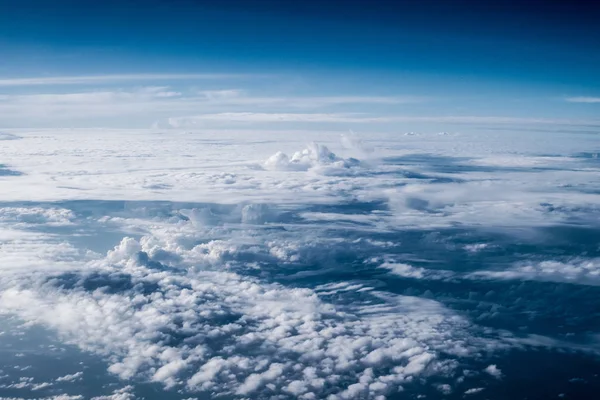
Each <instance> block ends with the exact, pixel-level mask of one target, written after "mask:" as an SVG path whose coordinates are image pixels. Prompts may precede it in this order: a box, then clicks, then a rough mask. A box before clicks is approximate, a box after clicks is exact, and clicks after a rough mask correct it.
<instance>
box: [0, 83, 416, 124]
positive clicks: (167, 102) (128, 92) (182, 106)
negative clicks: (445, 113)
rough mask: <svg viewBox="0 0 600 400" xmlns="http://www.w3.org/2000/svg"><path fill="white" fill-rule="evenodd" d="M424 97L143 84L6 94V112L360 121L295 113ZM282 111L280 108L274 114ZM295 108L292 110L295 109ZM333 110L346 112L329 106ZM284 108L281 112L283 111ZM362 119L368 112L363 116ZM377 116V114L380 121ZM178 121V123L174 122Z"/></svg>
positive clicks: (13, 116)
mask: <svg viewBox="0 0 600 400" xmlns="http://www.w3.org/2000/svg"><path fill="white" fill-rule="evenodd" d="M418 101H423V100H422V98H418V97H411V96H390V97H383V96H379V97H378V96H312V97H294V96H289V97H282V96H264V95H261V96H254V95H251V94H248V93H247V92H246V91H244V90H241V89H222V90H205V91H196V90H194V91H189V90H185V89H184V90H182V91H179V90H174V89H173V88H171V87H170V86H142V87H137V88H130V89H119V90H96V91H83V90H79V91H74V92H66V93H48V92H46V93H33V94H11V95H0V117H2V118H4V119H5V120H17V119H19V118H21V119H24V118H27V119H28V122H31V121H33V120H34V119H36V120H39V119H52V120H56V119H65V118H68V119H70V120H74V119H79V120H81V119H82V118H86V117H102V118H107V117H111V116H114V117H116V116H127V115H128V116H133V115H135V116H142V115H147V116H148V117H149V118H150V117H151V118H152V119H153V120H155V119H156V118H163V119H166V118H168V117H170V116H174V117H176V118H180V116H184V117H182V118H183V119H190V120H193V119H195V117H186V115H194V114H195V113H197V112H198V110H200V109H201V110H203V112H204V114H203V115H200V116H199V117H198V118H197V119H198V120H201V119H203V120H213V121H214V120H227V121H278V120H286V121H304V120H307V119H308V120H311V121H314V122H323V121H328V122H336V121H338V122H343V121H349V122H352V121H353V122H359V121H358V120H357V119H356V117H354V116H353V115H351V114H326V113H323V112H321V113H318V114H311V113H294V112H293V111H294V110H297V109H310V110H316V109H321V108H326V107H336V106H338V107H340V106H345V105H350V104H372V105H393V104H404V103H410V102H418ZM274 111H276V112H277V113H274ZM290 111H291V112H290ZM328 111H336V112H340V110H339V109H338V110H333V109H329V110H328ZM278 113H281V114H278ZM360 118H361V120H362V119H364V118H365V117H364V116H361V117H360ZM376 120H377V119H374V121H376ZM174 123H175V122H174Z"/></svg>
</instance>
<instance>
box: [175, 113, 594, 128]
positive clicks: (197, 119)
mask: <svg viewBox="0 0 600 400" xmlns="http://www.w3.org/2000/svg"><path fill="white" fill-rule="evenodd" d="M204 121H217V122H249V123H253V122H261V123H270V122H339V123H345V122H351V123H388V122H440V123H459V124H470V123H473V124H477V123H490V124H557V125H591V126H600V121H594V120H589V121H588V120H572V119H556V118H520V117H499V116H468V115H465V116H397V115H392V116H369V115H364V114H348V113H329V114H328V113H253V112H240V113H234V112H227V113H217V114H203V115H197V116H190V117H176V118H169V124H170V125H171V126H173V127H184V126H190V125H195V124H198V123H201V122H204Z"/></svg>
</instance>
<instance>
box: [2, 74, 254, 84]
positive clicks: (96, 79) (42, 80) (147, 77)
mask: <svg viewBox="0 0 600 400" xmlns="http://www.w3.org/2000/svg"><path fill="white" fill-rule="evenodd" d="M250 76H257V75H247V74H209V73H207V74H117V75H89V76H49V77H35V78H7V79H0V86H37V85H83V84H105V83H115V82H131V81H173V80H213V79H230V78H246V77H250Z"/></svg>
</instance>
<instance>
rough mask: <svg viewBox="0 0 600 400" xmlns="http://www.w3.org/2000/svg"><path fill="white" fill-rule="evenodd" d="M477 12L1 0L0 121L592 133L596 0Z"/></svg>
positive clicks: (597, 86)
mask: <svg viewBox="0 0 600 400" xmlns="http://www.w3.org/2000/svg"><path fill="white" fill-rule="evenodd" d="M487 3H488V2H481V1H466V0H463V1H432V0H424V1H419V2H416V1H395V2H391V1H389V2H386V1H357V0H350V1H319V2H317V1H312V0H308V1H302V2H291V1H290V2H282V1H274V0H271V1H266V0H258V1H252V2H249V1H233V0H223V1H219V2H209V1H191V0H170V1H166V0H165V1H152V0H146V1H141V0H138V1H133V0H124V1H118V2H117V1H102V2H88V1H74V0H73V1H71V0H55V1H46V0H20V1H10V0H0V119H1V120H3V123H0V127H2V126H5V127H28V126H51V127H55V126H128V127H138V126H140V127H142V126H143V127H147V126H150V124H152V123H154V122H157V121H158V123H159V125H162V126H172V125H173V124H171V123H170V122H169V121H173V120H170V118H174V119H176V120H177V121H179V122H178V123H180V126H183V125H182V124H181V121H187V122H186V123H188V124H189V123H190V121H193V123H192V125H193V126H212V124H215V123H217V122H218V124H219V125H220V126H222V125H223V124H224V123H225V122H226V116H224V115H223V114H224V113H228V114H227V115H230V114H232V113H233V114H234V115H233V116H232V118H231V119H233V120H239V121H237V122H236V123H238V124H239V123H246V124H262V123H268V124H272V120H273V119H275V120H276V121H278V122H280V123H281V122H286V121H287V122H289V123H290V124H294V125H295V126H299V124H300V125H302V124H306V125H307V126H314V125H315V124H320V125H323V124H325V125H327V124H330V125H331V124H335V123H341V124H345V125H353V124H359V125H360V124H363V123H364V124H377V126H380V127H381V126H383V125H385V126H386V129H394V127H396V126H398V127H400V126H402V127H406V128H407V129H408V130H411V128H413V127H415V128H419V127H420V126H421V125H419V124H422V123H424V120H425V119H431V120H435V121H436V122H437V123H439V124H440V125H443V124H445V123H448V121H451V122H452V121H453V120H452V119H449V118H462V120H460V121H462V122H461V123H463V122H465V121H469V123H471V122H473V121H476V122H477V123H484V122H485V123H494V124H497V123H501V124H504V123H506V120H502V119H499V117H501V118H507V119H508V118H512V119H514V120H515V122H519V119H522V121H520V122H524V123H525V124H537V123H539V120H540V119H543V120H544V123H545V124H555V123H558V125H561V124H563V125H565V124H576V125H582V126H592V127H593V128H594V129H595V127H596V126H597V125H598V124H600V123H597V122H596V115H600V114H599V111H600V73H599V72H598V71H599V70H600V68H599V65H600V52H599V51H598V48H600V28H599V26H598V23H597V21H598V20H599V18H600V13H599V12H598V6H594V5H593V4H589V3H585V2H557V1H545V2H542V1H529V2H521V3H519V4H513V3H514V2H506V1H495V2H489V3H490V4H487ZM201 74H204V75H202V76H200V75H201ZM215 74H218V75H219V76H215ZM115 75H116V76H115ZM123 75H127V76H123ZM89 76H103V77H104V78H100V79H99V78H93V79H85V78H81V77H89ZM111 76H112V78H111ZM55 77H80V78H79V79H78V80H75V81H74V80H68V79H67V80H56V79H53V78H55ZM21 78H36V79H37V78H44V79H46V81H43V80H42V81H39V80H37V81H36V80H19V79H21ZM42 83H43V84H42ZM52 96H55V97H52ZM253 100H256V101H253ZM87 103H89V104H88V106H89V107H87V108H86V106H85V105H86V104H87ZM123 103H127V105H128V106H127V107H123ZM167 103H168V104H167ZM111 104H112V105H113V109H114V110H113V111H111V107H110V106H111ZM132 104H134V106H132ZM128 107H129V108H128ZM92 109H95V111H94V110H92ZM90 110H91V111H90ZM127 111H129V113H128V112H127ZM250 114H251V115H252V117H249V115H250ZM266 114H269V115H271V116H269V115H266ZM291 114H294V116H291V117H290V115H291ZM297 114H298V115H297ZM313 114H315V115H316V114H318V115H321V117H315V116H314V115H313ZM323 114H327V115H329V116H330V117H324V116H322V115H323ZM203 115H208V117H204V118H195V119H194V118H191V119H190V118H189V117H198V116H203ZM210 115H213V117H210ZM217 115H220V116H217ZM274 115H278V117H274ZM311 115H313V116H312V117H311ZM331 115H335V116H337V117H336V118H337V119H336V118H333V117H331ZM471 117H477V118H484V117H485V118H488V119H487V120H476V119H475V120H473V119H472V118H471ZM491 117H494V118H495V119H490V118H491ZM186 118H187V119H186ZM357 118H369V119H368V120H367V119H365V121H357ZM374 118H378V120H375V119H374ZM436 118H437V119H436ZM468 118H471V119H470V120H469V119H468ZM332 119H335V121H332ZM558 120H560V121H558ZM199 121H202V123H201V124H200V125H198V123H199ZM209 121H210V123H209ZM427 121H429V120H427ZM536 121H537V122H536ZM429 122H431V121H429ZM455 122H456V121H454V122H452V123H455ZM325 125H323V126H325ZM432 129H433V128H432Z"/></svg>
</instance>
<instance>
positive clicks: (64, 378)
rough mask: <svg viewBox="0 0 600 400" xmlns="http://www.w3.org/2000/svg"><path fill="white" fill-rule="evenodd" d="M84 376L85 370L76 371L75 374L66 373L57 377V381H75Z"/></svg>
mask: <svg viewBox="0 0 600 400" xmlns="http://www.w3.org/2000/svg"><path fill="white" fill-rule="evenodd" d="M82 376H83V372H81V371H80V372H76V373H74V374H70V375H65V376H61V377H59V378H56V382H74V381H77V380H80V379H81V377H82Z"/></svg>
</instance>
